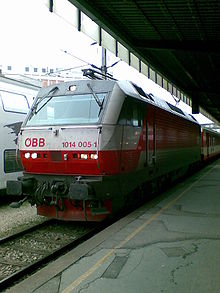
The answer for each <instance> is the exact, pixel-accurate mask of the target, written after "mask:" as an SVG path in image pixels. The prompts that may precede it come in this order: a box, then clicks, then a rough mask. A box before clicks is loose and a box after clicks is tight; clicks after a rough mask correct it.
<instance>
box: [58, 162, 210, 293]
mask: <svg viewBox="0 0 220 293" xmlns="http://www.w3.org/2000/svg"><path fill="white" fill-rule="evenodd" d="M214 167H215V165H214V166H213V167H212V168H210V169H209V170H208V171H207V172H206V173H204V174H203V175H202V176H201V177H200V178H199V179H198V180H196V181H195V182H193V183H192V184H191V185H190V186H189V187H188V188H186V189H185V190H184V191H183V192H181V193H180V194H179V195H178V196H177V197H176V198H174V199H173V200H171V201H170V202H168V203H167V204H166V205H165V206H164V207H163V208H161V209H160V210H159V211H158V212H157V213H155V214H154V215H153V216H152V217H151V218H150V219H148V220H146V221H145V222H144V223H143V224H142V225H141V226H140V227H138V228H137V229H135V230H134V231H133V232H132V233H130V234H129V235H128V236H127V237H126V238H125V239H124V240H123V241H121V242H120V243H119V244H118V245H116V246H115V247H114V248H112V249H110V250H109V252H108V253H106V254H105V255H104V256H103V257H102V258H101V259H100V260H98V261H97V262H96V263H95V264H94V265H93V266H92V267H91V268H90V269H89V270H88V271H86V272H85V273H84V274H83V275H81V276H80V277H79V278H77V279H76V280H75V281H73V282H72V283H71V284H70V285H69V286H68V287H67V288H66V289H64V290H63V291H62V293H70V292H72V290H74V289H76V287H78V286H79V285H80V284H81V283H82V282H83V281H85V280H86V279H87V278H88V277H89V276H90V275H92V274H93V273H94V272H95V271H97V270H98V268H99V267H100V266H101V265H102V264H103V263H104V262H105V261H106V260H107V259H108V258H109V257H110V256H112V255H113V254H114V253H115V251H116V249H119V248H121V247H122V246H124V245H125V244H126V243H127V242H128V241H130V240H131V239H132V238H134V237H135V236H136V235H137V234H138V233H140V232H141V231H142V230H143V229H144V228H145V227H146V226H147V225H149V224H151V223H152V222H153V221H155V220H156V219H157V218H158V217H159V216H160V215H161V214H162V213H163V212H164V211H165V210H167V209H168V208H169V207H170V206H172V205H173V204H174V203H175V202H176V201H178V200H179V199H180V198H181V197H182V196H183V195H184V194H185V193H186V192H187V191H189V190H190V189H191V188H192V187H193V186H194V185H196V184H197V183H198V182H199V181H200V180H202V179H203V178H204V177H205V176H206V175H207V174H208V173H210V172H211V171H212V170H213V169H214Z"/></svg>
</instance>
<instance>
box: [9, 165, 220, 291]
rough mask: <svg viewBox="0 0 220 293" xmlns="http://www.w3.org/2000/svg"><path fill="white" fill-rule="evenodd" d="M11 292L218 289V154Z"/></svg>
mask: <svg viewBox="0 0 220 293" xmlns="http://www.w3.org/2000/svg"><path fill="white" fill-rule="evenodd" d="M6 292H10V293H18V292H22V293H28V292H35V293H61V292H62V293H70V292H80V293H84V292H86V293H99V292H100V293H102V292H104V293H114V292H116V293H118V292H126V293H134V292H143V293H173V292H174V293H176V292H177V293H197V292H198V293H209V292H210V293H219V292H220V159H219V160H217V161H216V162H214V163H213V164H211V165H209V166H207V167H206V168H204V169H203V170H201V171H200V172H198V173H197V174H195V175H193V176H192V177H191V178H189V179H186V180H185V181H184V182H182V183H180V184H178V185H176V186H175V187H173V188H172V189H170V190H169V191H167V192H165V193H164V194H163V195H161V196H159V197H158V198H156V199H155V200H153V201H152V202H149V203H147V204H145V205H144V206H142V207H141V208H139V209H137V210H136V211H134V212H133V213H131V214H129V215H128V216H127V217H125V218H123V219H121V220H120V221H118V222H117V223H115V224H113V225H112V226H110V227H108V228H107V229H105V230H104V231H102V232H101V233H99V234H98V235H96V236H94V237H93V238H91V239H89V240H88V241H86V242H85V243H83V244H81V245H79V246H78V247H77V248H76V249H74V250H72V251H70V252H69V253H68V254H66V255H65V256H63V257H61V258H59V259H58V260H56V261H54V262H53V263H51V264H49V265H48V266H46V267H45V268H44V269H42V270H41V271H38V272H37V273H35V274H34V275H33V276H31V277H29V278H28V279H26V280H24V281H23V282H21V283H19V284H17V285H16V286H14V287H12V288H11V289H10V290H7V291H6Z"/></svg>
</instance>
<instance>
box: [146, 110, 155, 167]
mask: <svg viewBox="0 0 220 293" xmlns="http://www.w3.org/2000/svg"><path fill="white" fill-rule="evenodd" d="M146 128H147V129H146V133H147V140H146V143H147V147H146V152H147V153H146V158H147V165H148V166H154V165H155V164H156V120H155V110H154V109H153V108H152V107H148V109H147V123H146Z"/></svg>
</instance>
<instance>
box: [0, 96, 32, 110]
mask: <svg viewBox="0 0 220 293" xmlns="http://www.w3.org/2000/svg"><path fill="white" fill-rule="evenodd" d="M0 96H1V98H2V105H3V109H4V111H6V112H16V113H23V114H26V113H27V112H28V110H29V105H28V101H27V98H26V97H25V96H24V95H20V94H16V93H12V92H6V91H0Z"/></svg>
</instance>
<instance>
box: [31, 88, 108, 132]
mask: <svg viewBox="0 0 220 293" xmlns="http://www.w3.org/2000/svg"><path fill="white" fill-rule="evenodd" d="M106 95H107V94H106V93H101V94H97V96H98V98H99V100H100V102H101V103H102V104H103V102H104V99H105V97H106ZM101 109H102V107H100V106H99V105H98V104H97V102H96V100H95V99H94V97H93V94H92V93H91V94H83V95H68V96H56V97H51V96H49V97H46V98H44V99H43V100H42V101H40V102H39V104H38V105H37V109H35V112H34V113H33V111H32V113H31V114H30V116H29V118H28V119H27V122H26V125H27V126H36V125H62V124H87V123H96V122H98V120H99V115H100V112H101Z"/></svg>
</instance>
